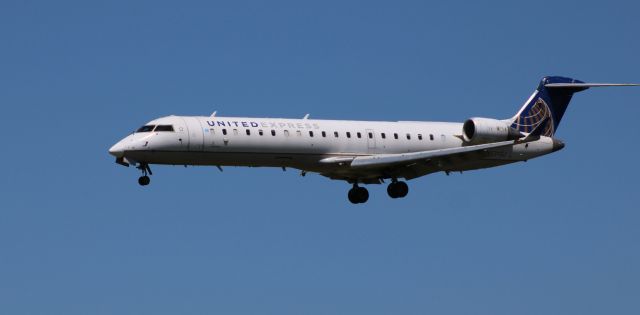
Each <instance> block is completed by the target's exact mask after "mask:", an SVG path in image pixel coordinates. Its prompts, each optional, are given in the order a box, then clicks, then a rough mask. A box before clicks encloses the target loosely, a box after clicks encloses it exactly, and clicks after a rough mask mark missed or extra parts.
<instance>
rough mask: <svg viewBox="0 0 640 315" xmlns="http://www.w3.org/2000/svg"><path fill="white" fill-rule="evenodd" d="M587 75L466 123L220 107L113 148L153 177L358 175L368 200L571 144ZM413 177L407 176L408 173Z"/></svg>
mask: <svg viewBox="0 0 640 315" xmlns="http://www.w3.org/2000/svg"><path fill="white" fill-rule="evenodd" d="M606 86H639V84H610V83H585V82H583V81H579V80H575V79H571V78H566V77H560V76H548V77H544V78H542V80H541V81H540V83H539V84H538V87H537V89H536V90H535V92H534V93H533V94H532V95H531V96H530V97H529V98H528V99H527V101H526V102H525V103H524V105H523V106H522V107H521V108H520V110H519V111H518V112H517V113H516V114H515V115H514V116H513V117H511V118H509V119H493V118H482V117H473V118H469V119H467V120H466V121H464V122H463V123H456V122H421V121H398V122H388V121H348V120H320V119H309V115H308V114H307V115H306V116H304V118H302V119H283V118H249V117H218V116H216V112H214V113H213V114H212V115H211V116H208V117H207V116H167V117H162V118H158V119H154V120H152V121H150V122H148V123H146V124H145V125H143V126H142V127H140V128H139V129H138V130H136V131H135V132H133V133H132V134H130V135H129V136H127V137H125V138H124V139H122V140H120V141H119V142H117V143H116V144H115V145H113V146H112V147H111V148H110V149H109V153H110V154H111V155H113V156H115V157H116V163H118V164H120V165H123V166H127V167H128V166H130V165H131V166H136V168H137V169H139V170H140V171H141V172H142V176H141V177H140V178H139V179H138V183H139V184H140V185H142V186H146V185H148V184H149V183H150V178H149V175H152V172H151V168H150V167H149V165H151V164H164V165H184V166H187V165H197V166H207V165H208V166H216V167H217V168H218V169H219V170H220V171H222V167H223V166H248V167H280V168H282V169H283V170H286V168H294V169H298V170H300V171H301V175H302V176H304V175H306V174H307V173H308V172H313V173H318V174H320V175H322V176H325V177H328V178H330V179H334V180H343V181H346V182H347V183H349V184H351V185H352V188H351V189H350V190H349V191H348V194H347V196H348V199H349V201H350V202H351V203H354V204H360V203H365V202H366V201H367V200H368V199H369V192H368V191H367V189H366V188H365V187H363V186H360V185H365V184H382V183H384V182H385V180H389V181H390V183H389V184H388V186H387V193H388V195H389V196H390V197H391V198H403V197H405V196H407V194H408V192H409V187H408V185H407V183H406V181H408V180H411V179H414V178H418V177H421V176H424V175H428V174H432V173H436V172H445V173H446V174H447V175H448V174H449V173H451V172H463V171H469V170H476V169H483V168H490V167H496V166H501V165H506V164H510V163H515V162H523V161H527V160H530V159H533V158H537V157H540V156H543V155H546V154H549V153H553V152H556V151H558V150H561V149H562V148H564V146H565V144H564V143H563V142H562V141H561V140H559V139H557V138H555V137H554V135H555V133H556V131H557V130H558V126H559V125H560V121H561V119H562V116H563V115H564V113H565V110H566V109H567V106H568V105H569V102H570V100H571V98H572V96H573V94H574V93H576V92H580V91H584V90H586V89H588V88H591V87H606ZM401 179H404V180H405V181H403V180H401Z"/></svg>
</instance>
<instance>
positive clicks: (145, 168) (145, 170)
mask: <svg viewBox="0 0 640 315" xmlns="http://www.w3.org/2000/svg"><path fill="white" fill-rule="evenodd" d="M137 169H139V170H141V171H142V176H140V178H138V184H140V186H147V185H149V183H151V178H149V176H148V175H147V174H149V175H153V173H152V172H151V168H150V167H149V164H147V163H140V165H139V166H138V167H137Z"/></svg>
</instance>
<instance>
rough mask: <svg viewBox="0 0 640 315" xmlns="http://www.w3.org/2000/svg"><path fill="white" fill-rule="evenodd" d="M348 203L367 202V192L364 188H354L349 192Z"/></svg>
mask: <svg viewBox="0 0 640 315" xmlns="http://www.w3.org/2000/svg"><path fill="white" fill-rule="evenodd" d="M347 196H348V197H349V201H351V203H353V204H358V203H365V202H367V200H369V191H368V190H367V189H366V188H364V187H358V186H354V187H353V188H351V189H350V190H349V194H348V195H347Z"/></svg>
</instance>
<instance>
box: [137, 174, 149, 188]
mask: <svg viewBox="0 0 640 315" xmlns="http://www.w3.org/2000/svg"><path fill="white" fill-rule="evenodd" d="M150 182H151V178H149V176H147V175H145V176H140V178H138V184H140V186H147V185H149V183H150Z"/></svg>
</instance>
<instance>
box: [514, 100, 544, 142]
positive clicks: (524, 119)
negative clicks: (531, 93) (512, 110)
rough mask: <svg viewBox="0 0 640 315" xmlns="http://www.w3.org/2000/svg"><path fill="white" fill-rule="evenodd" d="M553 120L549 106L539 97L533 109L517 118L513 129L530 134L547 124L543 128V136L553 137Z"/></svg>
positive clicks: (525, 111)
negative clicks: (541, 125)
mask: <svg viewBox="0 0 640 315" xmlns="http://www.w3.org/2000/svg"><path fill="white" fill-rule="evenodd" d="M552 119H553V117H551V110H550V109H549V105H547V103H546V102H545V101H544V99H543V98H542V97H538V98H537V100H536V102H535V103H534V104H533V105H532V106H531V107H529V108H528V109H526V110H524V111H523V112H522V113H521V114H520V115H519V116H518V117H517V118H516V120H515V121H514V122H513V125H512V127H513V128H515V129H517V130H519V131H522V132H526V133H530V132H532V131H533V130H535V128H536V127H538V126H539V125H540V124H546V126H543V128H544V130H543V131H542V133H541V135H542V136H547V137H551V136H553V133H554V128H553V123H552Z"/></svg>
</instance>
